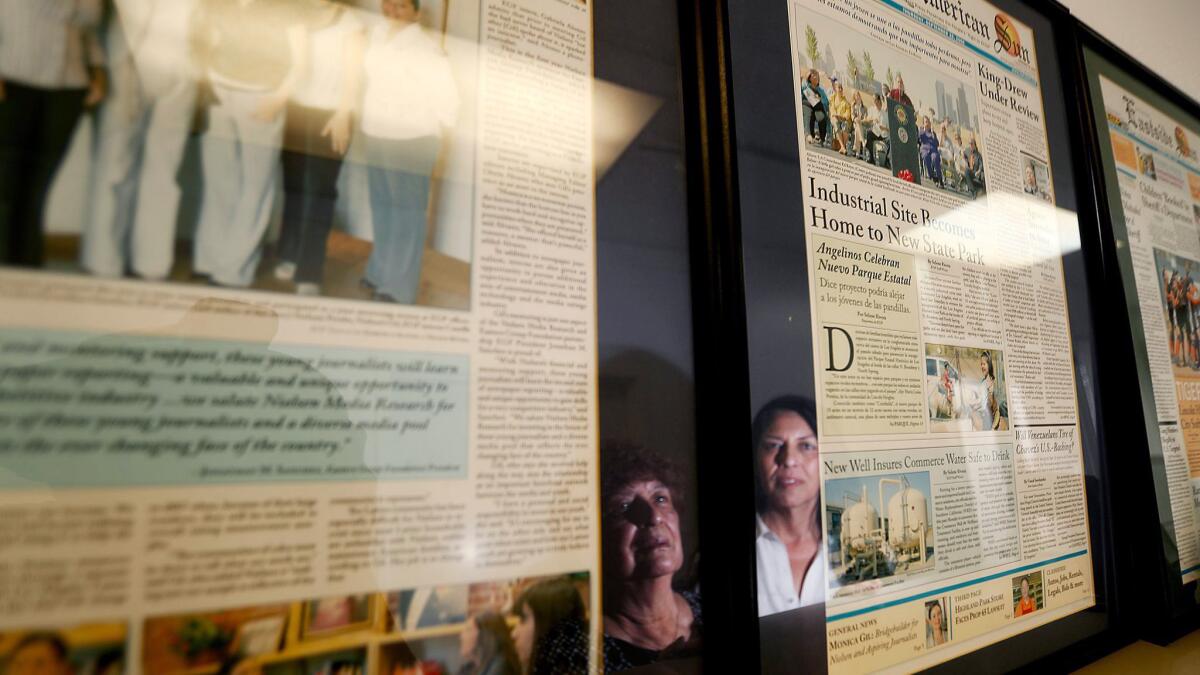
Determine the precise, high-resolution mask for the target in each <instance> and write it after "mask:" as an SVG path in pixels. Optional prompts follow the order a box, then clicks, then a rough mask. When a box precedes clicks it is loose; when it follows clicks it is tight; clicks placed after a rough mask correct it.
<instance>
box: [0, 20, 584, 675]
mask: <svg viewBox="0 0 1200 675" xmlns="http://www.w3.org/2000/svg"><path fill="white" fill-rule="evenodd" d="M111 4H112V7H111V11H103V10H104V8H107V7H109V5H110V3H102V2H101V1H100V0H74V1H71V2H45V3H40V2H39V3H27V2H19V3H10V2H3V3H0V44H3V45H4V50H3V56H0V81H2V83H3V85H4V89H3V92H4V93H0V132H2V133H3V134H4V139H3V140H0V146H2V147H3V152H0V155H3V157H0V235H2V236H0V240H2V241H4V242H15V244H14V246H12V247H7V244H6V245H5V246H0V265H3V267H0V298H2V300H0V516H2V520H3V522H4V524H5V543H4V546H5V549H4V565H3V566H2V567H0V664H3V665H0V671H2V670H4V669H5V668H14V669H15V668H16V666H14V665H13V664H15V663H26V662H28V661H29V660H32V659H37V658H51V657H52V660H53V661H54V662H55V663H56V665H58V666H61V668H55V672H67V671H68V670H69V671H70V672H80V673H84V672H87V673H100V672H105V673H107V672H113V670H112V669H113V668H115V669H117V670H119V671H123V672H128V673H147V674H152V675H172V674H174V675H183V674H201V673H218V672H221V673H238V674H247V673H260V672H265V673H318V672H320V673H339V674H345V675H349V674H358V675H393V674H395V673H417V672H425V673H434V672H442V673H448V672H476V671H477V670H483V669H485V668H488V669H494V670H496V671H499V670H504V672H509V671H513V670H516V669H517V668H519V667H522V665H523V667H524V668H525V670H526V671H528V670H529V669H532V670H533V672H560V673H585V672H589V671H590V669H594V668H598V667H599V666H598V664H599V663H601V661H599V660H598V657H599V654H600V644H601V643H600V640H599V636H600V630H599V628H600V612H599V577H598V573H599V556H600V551H599V508H598V505H597V494H598V488H599V485H598V479H597V476H598V461H597V458H598V452H597V448H598V417H597V396H596V391H597V370H596V368H597V365H596V364H597V361H596V344H597V342H596V341H597V333H596V274H595V271H596V245H595V232H596V228H595V182H596V181H595V168H594V164H593V134H592V130H593V124H592V110H593V106H592V103H593V100H592V83H593V77H592V74H593V59H592V55H593V32H592V5H591V4H590V3H585V2H578V1H577V0H423V1H418V0H384V1H383V2H378V1H377V0H363V1H362V2H359V1H357V0H346V1H337V2H331V1H327V0H241V1H238V2H232V1H229V0H138V1H136V2H135V1H133V0H116V2H115V3H111ZM43 5H44V6H45V7H46V8H45V9H43ZM35 7H36V8H35ZM35 29H36V31H35ZM30 31H35V32H36V33H37V34H38V35H50V36H57V39H58V40H59V42H56V43H41V42H39V40H38V39H37V38H36V36H30V35H24V34H23V32H30ZM64 36H65V37H64ZM63 40H66V41H67V43H68V44H62V41H63ZM101 45H103V49H101ZM85 46H87V47H94V48H95V49H85ZM105 51H106V52H107V55H108V60H109V67H108V68H107V70H108V71H109V72H110V78H111V85H112V86H111V90H110V92H109V96H108V97H107V99H106V100H105V102H104V103H102V104H100V106H99V108H98V111H97V114H96V116H95V124H93V123H92V121H91V120H90V119H89V118H87V117H85V118H82V119H83V122H82V123H81V124H80V125H79V132H80V133H79V134H77V136H78V137H79V138H82V139H83V140H82V141H78V142H77V143H76V144H75V145H74V146H73V148H74V149H73V150H72V151H71V153H72V154H71V156H70V158H69V159H67V161H65V162H63V163H62V166H63V169H62V170H61V171H57V170H56V168H55V167H56V164H58V163H59V161H60V160H62V159H63V157H61V156H58V155H54V153H50V152H49V150H50V149H48V148H41V149H38V148H35V147H34V138H35V137H36V138H41V136H38V134H30V139H28V143H27V142H26V141H25V140H22V141H21V143H15V142H10V141H12V138H13V136H14V135H15V134H16V133H17V132H16V131H14V130H15V129H18V125H23V124H27V123H30V124H32V122H30V120H34V121H36V119H35V118H38V117H43V116H44V117H47V118H54V119H53V124H52V126H55V127H56V128H57V129H56V130H57V131H59V132H63V133H62V134H60V135H61V136H62V138H60V139H59V141H61V147H59V148H57V151H62V153H65V152H66V147H67V146H66V142H67V141H68V140H69V139H70V133H71V132H72V130H73V129H74V128H75V125H76V123H77V122H78V121H79V119H78V118H79V112H80V111H79V107H80V100H75V99H71V96H73V94H71V93H70V92H71V91H72V90H71V89H70V87H73V86H76V85H78V86H83V85H84V84H85V82H86V80H85V78H86V77H87V72H89V71H88V70H87V69H86V68H85V66H89V65H90V66H92V67H95V66H97V65H98V64H99V62H98V59H101V57H103V56H104V53H103V52H105ZM14 55H16V56H14ZM10 57H12V58H10ZM17 57H19V58H17ZM64 58H65V59H67V60H70V59H75V61H73V62H71V63H69V64H66V65H67V66H70V68H66V70H64V72H65V73H66V77H67V78H68V79H71V80H72V81H63V82H58V83H53V82H49V81H48V79H47V78H50V79H52V78H53V77H55V76H56V73H57V71H59V70H63V69H64V68H65V67H66V66H64V64H63V63H61V60H62V59H64ZM85 58H88V59H92V60H91V61H85V60H84V59H85ZM43 59H49V60H50V61H52V63H49V64H47V65H46V66H45V67H42V66H41V65H40V63H41V60H43ZM54 59H58V60H59V61H54ZM76 76H77V77H76ZM39 78H41V79H39ZM73 82H74V84H73ZM60 85H61V86H63V87H66V91H67V93H60V92H58V91H57V90H55V89H54V87H56V86H60ZM46 87H49V89H47V88H46ZM101 89H102V87H101ZM81 91H82V90H81ZM47 92H52V93H47ZM82 97H83V94H82V93H80V95H79V97H77V98H78V99H82ZM68 99H71V100H68ZM72 101H73V103H72ZM93 102H95V101H93ZM50 104H53V105H55V106H56V109H55V112H54V113H52V114H51V113H45V114H43V112H42V111H43V110H44V108H43V107H39V106H43V105H50ZM71 105H74V106H75V107H74V108H72V107H71ZM47 125H51V122H47ZM45 131H46V134H45V135H47V136H49V135H50V131H52V130H50V129H45ZM93 132H94V134H95V135H94V136H89V135H88V134H89V133H93ZM39 133H40V132H39ZM10 150H11V152H10ZM27 151H28V156H27V157H26V156H24V155H23V154H22V153H26V152H27ZM57 151H56V152H57ZM60 154H61V153H60ZM14 155H17V156H16V159H14ZM51 155H54V156H51ZM14 165H18V166H17V168H16V169H14V168H13V167H14ZM26 165H28V166H29V167H33V166H34V165H36V169H35V168H29V169H28V171H26V170H25V168H23V167H26ZM280 174H281V175H282V180H276V179H277V177H279V175H280ZM89 177H90V178H89ZM176 177H177V179H176ZM52 178H54V181H53V185H54V189H53V190H51V189H50V188H51V183H52V181H51V179H52ZM10 179H11V180H10ZM89 182H90V185H89ZM10 207H11V208H10ZM43 221H44V228H43ZM43 229H44V231H43ZM548 597H549V598H552V599H554V600H555V602H553V603H550V604H551V605H553V607H552V609H553V610H554V613H553V614H548V613H547V611H544V610H546V605H547V602H546V601H545V599H546V598H548ZM535 615H536V616H535ZM535 622H536V627H537V633H536V635H535V633H534V625H535ZM510 624H511V625H510ZM510 629H512V630H511V631H510ZM481 634H486V635H482V636H481ZM546 636H552V637H553V638H554V640H553V642H552V641H551V640H550V639H549V638H547V637H546ZM514 642H515V647H514ZM479 645H495V646H494V647H493V648H492V650H491V651H490V652H488V653H486V654H485V653H483V652H482V649H481V648H479V647H478V646H479ZM501 647H505V649H504V650H503V651H504V653H503V654H501V655H500V656H496V653H498V652H499V651H501ZM492 658H495V659H497V660H500V661H508V663H505V664H496V663H491V662H490V661H489V659H492ZM516 661H520V662H521V664H522V665H518V664H517V663H516ZM477 662H482V663H477ZM114 663H116V664H117V665H115V666H114V665H112V664H114ZM121 664H124V667H123V669H122V665H121ZM489 664H490V665H489ZM501 666H507V667H506V668H501ZM10 672H16V671H15V670H13V671H10Z"/></svg>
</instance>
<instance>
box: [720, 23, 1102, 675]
mask: <svg viewBox="0 0 1200 675" xmlns="http://www.w3.org/2000/svg"><path fill="white" fill-rule="evenodd" d="M728 16H729V24H728V26H729V35H730V38H729V62H730V63H731V64H732V65H731V76H730V77H731V87H732V92H733V95H732V107H733V110H734V112H733V119H734V120H735V124H734V127H733V128H734V132H735V135H736V142H735V148H736V153H735V155H734V157H735V160H736V176H737V188H736V192H735V194H736V198H737V200H738V201H737V205H736V213H737V214H738V217H739V226H740V234H741V244H742V252H743V269H742V271H743V274H744V278H745V289H746V293H745V304H746V330H747V336H748V354H749V362H750V364H749V365H750V390H751V406H750V409H749V410H747V411H746V414H747V418H748V419H749V420H750V427H751V428H750V434H751V439H750V442H749V445H750V448H749V449H750V452H749V453H747V454H748V457H746V459H750V460H751V461H750V462H749V464H751V465H752V466H751V473H752V474H753V475H752V476H750V477H748V478H749V479H750V480H752V481H753V484H754V489H755V493H754V496H753V512H751V510H750V509H744V510H743V511H742V512H741V514H742V517H743V518H745V519H746V521H747V522H748V523H753V528H752V529H751V528H750V525H746V526H745V530H744V532H745V533H746V534H745V535H744V536H745V537H746V538H747V539H749V540H751V541H752V543H753V549H754V552H753V559H754V560H755V567H754V578H755V588H754V589H752V592H753V594H754V597H755V598H756V603H755V606H756V613H757V615H758V616H759V622H758V628H759V636H758V637H759V647H760V648H759V656H760V660H761V666H762V669H763V671H764V672H780V673H782V672H811V671H814V670H815V671H823V670H828V671H829V672H875V671H878V672H909V671H912V670H916V669H922V668H935V669H936V668H947V669H953V670H961V669H964V668H972V667H984V668H985V669H986V670H996V669H1006V668H1017V667H1021V666H1027V665H1030V664H1039V665H1042V666H1047V667H1053V666H1057V667H1065V666H1066V665H1067V664H1069V663H1073V662H1075V661H1074V660H1076V659H1079V658H1084V657H1083V656H1082V655H1084V654H1086V653H1089V652H1090V650H1093V649H1099V650H1103V649H1105V648H1107V647H1106V645H1105V643H1107V644H1108V645H1111V644H1114V643H1115V642H1116V638H1115V636H1116V635H1117V633H1116V632H1115V623H1114V620H1113V615H1112V610H1111V607H1110V604H1109V598H1110V595H1111V594H1110V589H1111V588H1112V586H1113V579H1114V577H1113V575H1114V573H1115V566H1114V564H1113V554H1112V542H1113V531H1112V521H1111V519H1109V518H1106V517H1104V514H1105V513H1106V512H1107V509H1108V506H1107V503H1108V500H1109V496H1108V492H1107V490H1106V489H1104V488H1102V487H1100V486H1104V485H1106V483H1107V481H1108V473H1107V472H1108V458H1107V455H1106V453H1105V450H1104V446H1103V444H1102V439H1101V434H1100V428H1099V426H1098V420H1099V419H1100V418H1099V410H1098V408H1097V404H1098V397H1097V396H1096V393H1095V390H1094V387H1093V385H1091V384H1090V383H1091V382H1093V381H1094V378H1095V374H1096V372H1097V362H1096V358H1095V354H1096V350H1095V340H1096V338H1095V331H1094V329H1093V315H1092V305H1091V302H1092V298H1091V289H1090V284H1089V281H1088V273H1087V269H1086V266H1085V265H1084V264H1083V261H1082V255H1081V252H1080V244H1079V241H1080V233H1079V224H1078V221H1077V219H1076V216H1075V212H1076V210H1077V206H1076V195H1077V183H1078V181H1079V180H1080V179H1081V178H1083V176H1081V175H1080V174H1079V169H1078V167H1079V166H1080V164H1081V162H1080V160H1079V156H1080V148H1079V145H1078V143H1077V139H1076V138H1075V136H1074V129H1076V128H1077V127H1078V123H1077V122H1075V121H1074V117H1073V115H1074V107H1073V105H1071V104H1072V103H1073V102H1072V101H1071V100H1070V99H1068V98H1066V96H1065V94H1064V89H1063V87H1064V82H1068V83H1069V81H1070V80H1069V79H1067V78H1069V77H1071V73H1072V72H1073V70H1074V68H1075V65H1074V64H1075V63H1076V60H1075V57H1074V53H1075V52H1074V48H1073V33H1072V28H1071V22H1070V20H1069V16H1068V15H1067V13H1066V12H1065V10H1063V9H1062V8H1061V7H1058V6H1053V5H1051V6H1045V7H1043V6H1040V5H1039V6H1038V8H1036V9H1035V8H1033V7H1031V6H1028V5H1026V4H1024V3H1020V2H999V3H989V2H985V1H983V0H970V1H968V0H964V1H962V2H957V1H956V2H919V1H914V0H852V1H849V2H825V1H823V0H779V1H778V2H769V3H764V2H753V3H751V2H729V3H728ZM739 475H745V474H744V473H742V474H739ZM738 541H739V542H741V541H742V540H741V539H739V540H738Z"/></svg>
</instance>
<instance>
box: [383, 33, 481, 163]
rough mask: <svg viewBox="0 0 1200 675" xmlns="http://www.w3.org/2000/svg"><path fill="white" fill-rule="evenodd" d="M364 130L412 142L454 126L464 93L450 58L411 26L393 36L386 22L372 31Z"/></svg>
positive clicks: (439, 133) (384, 136) (437, 134)
mask: <svg viewBox="0 0 1200 675" xmlns="http://www.w3.org/2000/svg"><path fill="white" fill-rule="evenodd" d="M366 73H367V78H366V91H365V93H364V95H363V120H362V129H363V132H365V133H366V134H367V135H368V136H374V137H376V138H390V139H393V140H407V139H412V138H420V137H422V136H440V135H441V133H442V128H443V127H452V126H454V120H455V117H456V116H457V114H458V89H457V85H456V84H455V83H454V73H453V71H452V70H451V69H450V60H449V59H447V58H446V56H445V54H443V53H442V50H441V48H440V47H438V46H437V44H436V43H434V41H433V40H431V39H430V38H429V36H427V35H426V34H425V32H424V31H423V30H421V26H420V25H418V24H411V25H409V26H406V27H405V28H403V29H401V30H399V31H397V32H396V33H394V34H393V33H392V28H391V27H390V26H389V25H388V24H386V23H384V24H382V25H379V26H377V27H376V28H375V29H374V30H373V31H372V33H371V40H370V43H369V46H368V49H367V54H366Z"/></svg>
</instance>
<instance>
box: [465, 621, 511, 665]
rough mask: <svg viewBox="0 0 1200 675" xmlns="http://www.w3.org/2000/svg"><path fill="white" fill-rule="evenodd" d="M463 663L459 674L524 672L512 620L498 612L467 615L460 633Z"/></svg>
mask: <svg viewBox="0 0 1200 675" xmlns="http://www.w3.org/2000/svg"><path fill="white" fill-rule="evenodd" d="M458 639H459V653H460V654H461V655H462V657H463V666H462V668H460V669H459V671H458V675H518V674H519V673H520V672H521V666H520V662H519V661H518V660H517V652H516V648H515V647H514V646H513V641H512V636H510V635H509V631H508V624H507V623H506V622H505V621H504V617H503V616H501V615H500V614H497V613H496V612H482V613H480V614H476V615H475V616H473V617H471V618H470V619H467V622H466V624H464V625H463V630H462V633H461V634H460V635H459V638H458Z"/></svg>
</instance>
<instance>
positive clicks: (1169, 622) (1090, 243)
mask: <svg viewBox="0 0 1200 675" xmlns="http://www.w3.org/2000/svg"><path fill="white" fill-rule="evenodd" d="M1075 43H1076V51H1077V54H1076V71H1075V72H1074V73H1073V77H1072V81H1073V84H1074V86H1075V92H1074V98H1075V100H1076V103H1077V114H1078V118H1079V124H1078V125H1077V129H1076V130H1077V132H1078V134H1079V135H1080V136H1081V138H1080V139H1079V140H1078V142H1079V144H1080V146H1081V147H1082V148H1083V149H1084V157H1083V161H1084V162H1085V164H1084V167H1085V168H1086V170H1085V171H1084V172H1083V173H1084V174H1085V175H1086V176H1087V177H1088V178H1089V179H1090V183H1089V184H1087V185H1084V186H1081V192H1080V195H1081V198H1080V210H1079V222H1080V233H1081V240H1082V242H1081V243H1082V246H1083V251H1084V254H1085V257H1086V258H1087V260H1088V262H1089V267H1090V274H1091V275H1092V277H1093V278H1094V280H1095V287H1096V288H1097V289H1099V292H1100V294H1101V295H1102V296H1103V297H1105V298H1117V299H1123V300H1124V301H1125V302H1123V303H1122V302H1117V303H1116V304H1117V306H1118V307H1119V308H1120V309H1124V310H1126V311H1121V312H1112V311H1111V310H1112V306H1111V305H1110V306H1109V308H1108V309H1109V312H1110V317H1109V318H1110V320H1111V321H1112V325H1111V326H1110V327H1109V329H1106V330H1105V331H1103V335H1102V339H1101V340H1100V341H1099V342H1098V345H1097V347H1098V349H1099V353H1100V357H1101V359H1102V361H1103V363H1104V364H1105V369H1104V372H1103V373H1102V376H1103V377H1102V379H1101V380H1100V386H1099V388H1098V389H1099V395H1100V397H1101V399H1102V400H1103V402H1104V405H1105V407H1107V408H1108V409H1110V410H1119V411H1120V416H1119V417H1120V420H1118V419H1117V417H1118V416H1117V415H1113V416H1110V417H1109V419H1108V420H1107V424H1106V425H1105V426H1106V430H1107V435H1108V439H1109V444H1110V447H1113V448H1123V449H1124V452H1115V451H1114V452H1112V453H1111V455H1112V457H1111V459H1112V462H1113V468H1114V474H1113V475H1115V476H1121V486H1120V489H1121V490H1122V492H1123V496H1122V498H1121V508H1120V509H1119V510H1115V511H1113V512H1112V513H1113V517H1114V519H1115V520H1116V522H1115V526H1116V528H1117V529H1118V531H1119V533H1120V541H1121V547H1120V553H1119V559H1118V561H1117V563H1118V566H1119V568H1120V570H1121V572H1120V578H1121V579H1122V580H1123V583H1122V584H1121V586H1120V587H1119V588H1118V591H1119V593H1120V595H1121V598H1120V601H1121V603H1122V611H1121V614H1122V616H1123V617H1124V618H1125V623H1126V624H1127V625H1128V628H1129V630H1130V631H1131V632H1132V633H1133V634H1135V635H1136V636H1137V637H1139V638H1142V639H1146V640H1148V641H1151V642H1154V643H1157V644H1168V643H1170V642H1171V641H1173V640H1174V639H1176V638H1178V637H1179V636H1181V635H1183V634H1185V633H1187V632H1190V631H1192V630H1195V629H1196V628H1197V627H1200V601H1198V598H1197V595H1196V593H1197V582H1196V581H1192V582H1190V583H1188V584H1183V583H1182V580H1181V577H1180V570H1179V555H1178V550H1177V548H1176V547H1175V545H1174V543H1173V542H1172V541H1171V537H1170V536H1167V535H1165V534H1164V533H1163V531H1162V530H1163V529H1165V528H1172V529H1171V531H1172V532H1173V522H1174V520H1173V517H1172V515H1171V508H1170V501H1169V497H1168V494H1167V483H1166V481H1167V479H1166V470H1165V467H1164V466H1163V463H1162V447H1161V444H1160V442H1159V436H1158V433H1157V425H1158V423H1157V417H1156V413H1155V408H1154V401H1153V395H1152V394H1151V392H1150V391H1149V388H1150V381H1149V372H1148V370H1147V369H1146V368H1147V361H1146V358H1147V357H1146V352H1145V345H1144V333H1143V326H1142V322H1141V317H1140V315H1139V314H1137V313H1135V312H1133V311H1132V310H1133V309H1136V304H1134V303H1136V300H1135V299H1132V298H1131V296H1130V295H1129V294H1128V292H1127V289H1126V282H1125V279H1124V275H1123V267H1124V266H1125V265H1126V264H1127V258H1128V255H1129V254H1128V249H1127V248H1124V246H1123V244H1122V243H1121V240H1122V239H1123V237H1124V232H1125V228H1124V218H1123V215H1122V213H1121V211H1120V209H1121V206H1120V196H1119V192H1118V188H1117V185H1116V176H1115V169H1110V168H1109V163H1108V162H1107V161H1106V159H1105V158H1106V157H1110V156H1111V154H1112V150H1111V145H1110V140H1109V137H1108V131H1107V129H1108V127H1107V124H1106V123H1105V122H1104V107H1103V103H1102V101H1101V100H1100V92H1099V79H1098V78H1099V76H1100V75H1101V74H1104V75H1108V76H1116V77H1124V78H1126V79H1128V80H1132V81H1133V86H1132V87H1126V88H1129V89H1130V90H1131V92H1132V93H1134V94H1149V97H1148V98H1150V99H1151V101H1153V99H1154V98H1159V99H1161V101H1164V102H1166V103H1167V104H1168V106H1174V108H1175V110H1174V111H1165V112H1176V113H1182V114H1183V115H1186V116H1189V117H1191V119H1192V121H1193V122H1194V123H1196V124H1197V125H1198V126H1197V128H1200V103H1197V101H1195V100H1194V99H1192V98H1190V97H1188V96H1187V95H1186V94H1184V93H1183V92H1182V91H1181V90H1179V89H1178V88H1177V87H1175V86H1174V85H1172V84H1170V83H1169V82H1167V81H1165V80H1163V79H1162V78H1161V77H1159V76H1158V75H1157V74H1155V73H1154V72H1153V71H1152V70H1151V69H1150V68H1148V67H1147V66H1145V65H1144V64H1142V63H1141V62H1139V61H1138V60H1137V59H1135V58H1133V57H1132V56H1130V55H1129V54H1128V53H1126V52H1124V51H1123V50H1121V49H1120V48H1118V47H1117V46H1116V45H1114V44H1113V43H1112V42H1111V41H1109V40H1108V39H1107V38H1105V37H1103V36H1101V35H1100V34H1099V33H1097V32H1096V31H1095V30H1093V29H1092V28H1090V27H1088V26H1087V25H1085V24H1083V23H1081V22H1076V23H1075ZM1122 86H1125V84H1124V83H1122ZM1143 98H1147V97H1146V96H1143ZM1148 102H1150V101H1148ZM1123 256H1124V257H1125V258H1126V260H1123V259H1122V257H1123ZM1113 314H1117V315H1119V316H1112V315H1113ZM1108 489H1109V490H1110V491H1113V490H1116V489H1117V486H1116V485H1109V486H1108ZM1147 523H1154V524H1156V525H1159V526H1160V527H1148V526H1147Z"/></svg>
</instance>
